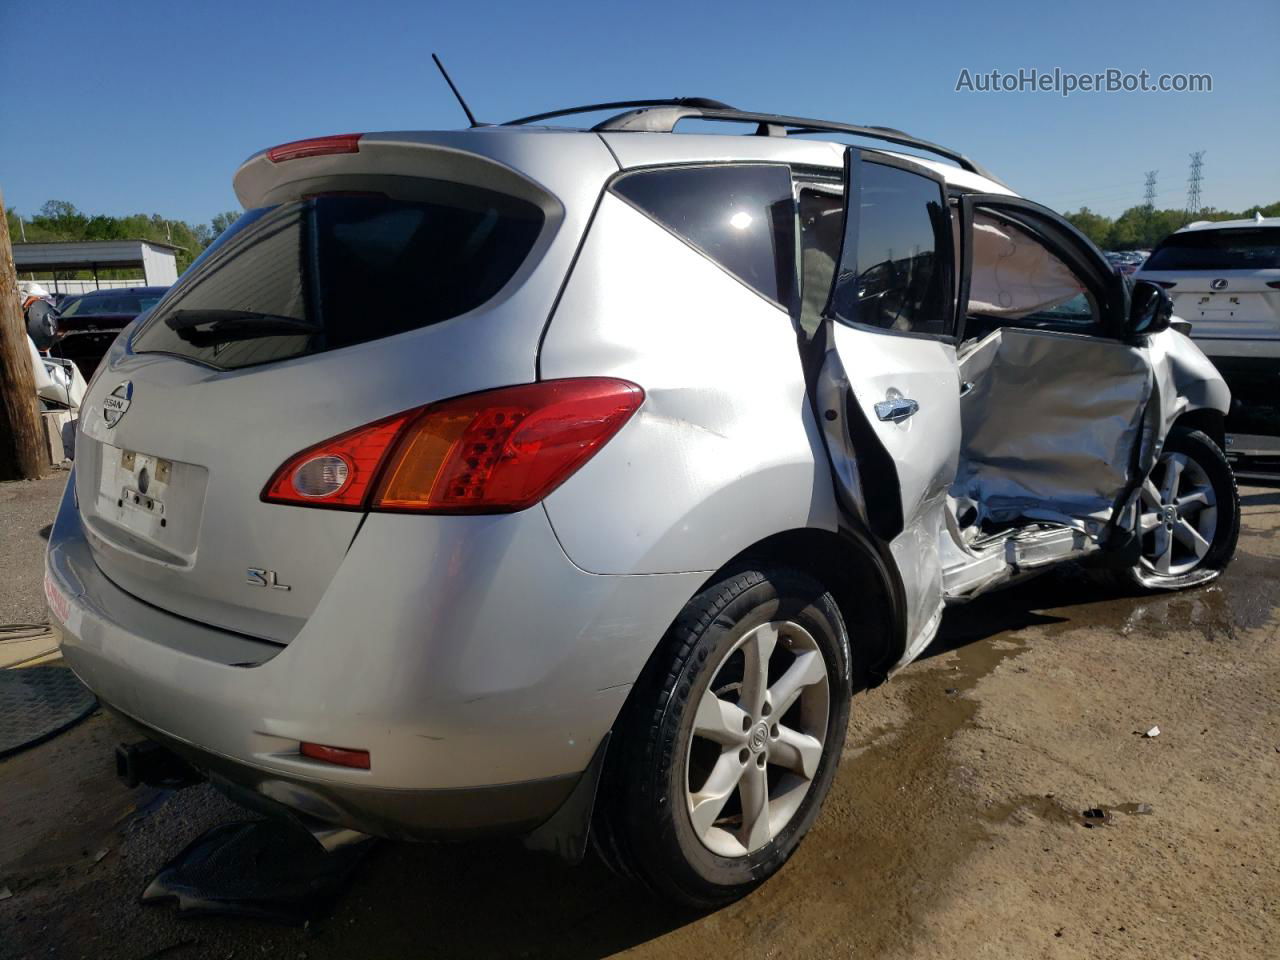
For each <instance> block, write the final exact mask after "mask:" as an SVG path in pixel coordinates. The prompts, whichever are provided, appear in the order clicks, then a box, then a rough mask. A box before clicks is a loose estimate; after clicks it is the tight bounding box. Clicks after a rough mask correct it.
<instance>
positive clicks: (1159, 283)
mask: <svg viewBox="0 0 1280 960" xmlns="http://www.w3.org/2000/svg"><path fill="white" fill-rule="evenodd" d="M1155 284H1156V286H1158V287H1164V288H1165V289H1166V290H1172V289H1173V288H1174V287H1176V286H1177V284H1176V283H1174V282H1173V281H1172V280H1156V281H1155Z"/></svg>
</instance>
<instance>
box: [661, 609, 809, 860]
mask: <svg viewBox="0 0 1280 960" xmlns="http://www.w3.org/2000/svg"><path fill="white" fill-rule="evenodd" d="M830 696H831V694H830V689H829V686H828V682H827V665H826V662H825V661H824V659H823V656H822V651H821V650H820V649H819V648H818V644H817V642H816V641H815V640H814V638H813V636H812V635H811V634H810V633H809V632H808V631H807V630H805V629H804V628H803V627H801V626H800V625H799V624H797V623H794V622H792V621H789V620H783V621H772V622H769V623H764V624H761V625H760V626H758V627H756V628H754V629H753V630H751V631H749V632H748V633H747V634H746V635H745V636H743V637H742V639H741V640H739V641H738V643H737V644H735V645H734V647H733V649H732V650H730V651H729V652H728V653H727V654H726V655H725V656H724V658H723V659H722V660H721V661H720V663H719V664H718V665H717V666H716V668H715V670H714V672H713V673H712V675H711V681H710V683H709V684H708V686H707V689H706V691H705V692H704V693H703V694H702V697H701V699H700V700H699V701H698V707H697V712H696V714H695V716H694V721H693V732H692V735H691V736H690V738H689V750H688V754H687V756H686V764H685V766H686V774H685V776H686V788H685V789H686V801H687V807H688V813H689V818H690V821H691V823H692V825H693V830H694V833H695V834H697V836H698V839H699V840H700V841H701V842H702V844H703V846H705V847H706V848H707V849H708V850H710V851H711V852H712V853H715V854H718V855H720V856H722V857H742V856H746V855H748V854H750V853H754V852H755V851H757V850H759V849H760V848H762V847H764V846H765V845H766V844H768V843H769V841H770V840H772V839H773V838H774V837H776V836H778V834H779V833H780V832H781V831H782V830H783V829H784V828H785V827H786V826H787V824H788V823H789V822H790V821H791V819H792V818H793V817H794V816H795V814H796V812H797V811H798V810H799V809H800V805H801V803H802V802H803V800H804V797H805V795H806V794H807V793H808V791H809V788H810V786H811V785H812V783H813V778H814V777H815V776H816V775H817V771H818V765H819V763H820V761H821V759H822V753H823V747H824V744H825V743H826V738H827V726H828V717H829V709H830Z"/></svg>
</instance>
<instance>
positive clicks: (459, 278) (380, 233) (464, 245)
mask: <svg viewBox="0 0 1280 960" xmlns="http://www.w3.org/2000/svg"><path fill="white" fill-rule="evenodd" d="M419 186H420V187H421V188H422V189H423V191H424V192H425V193H426V194H429V195H431V199H415V200H413V201H408V200H400V199H393V198H391V197H387V196H382V195H380V194H323V195H320V196H317V197H311V198H308V199H306V200H301V201H296V202H292V203H288V204H283V205H281V206H279V207H271V208H263V209H259V210H251V211H249V212H248V213H246V214H245V215H244V216H243V217H241V218H240V219H239V220H238V221H237V222H236V223H235V224H233V225H232V226H231V227H230V228H229V229H228V230H227V232H226V233H224V234H223V235H222V236H221V237H219V238H218V240H217V242H216V243H215V244H214V245H213V246H211V247H210V248H209V249H208V250H207V251H205V253H204V254H203V255H202V256H201V257H200V258H199V259H198V260H197V261H196V262H195V263H193V264H192V266H191V268H190V269H189V270H188V271H187V273H186V274H184V275H183V278H182V280H181V281H180V282H179V284H178V285H177V286H176V287H174V289H173V291H172V293H171V294H170V295H169V296H168V297H166V298H165V299H164V300H163V301H162V302H161V303H160V304H159V306H158V307H157V309H156V311H155V313H154V314H153V315H152V318H151V319H150V320H149V321H148V322H147V324H146V325H145V326H144V327H143V329H142V330H141V331H139V333H138V334H137V335H136V336H135V337H134V341H133V349H134V350H135V351H137V352H139V353H149V352H155V353H168V354H175V355H177V356H182V357H187V358H190V359H192V360H197V361H200V362H202V363H207V364H209V365H210V366H214V367H218V368H221V369H231V368H236V367H245V366H250V365H253V364H258V363H267V362H270V361H275V360H284V359H288V358H291V357H297V356H302V355H305V354H311V353H319V352H322V351H325V350H334V349H337V348H339V347H346V346H351V345H352V344H357V343H365V342H367V341H370V340H377V339H379V338H381V337H389V336H391V335H393V334H397V333H404V332H406V331H409V330H415V329H418V328H420V327H425V326H428V325H430V324H433V323H439V322H440V321H442V320H447V319H449V318H450V317H456V316H458V315H459V314H463V313H466V312H468V311H469V310H474V309H475V308H476V307H479V306H480V305H482V304H483V303H485V302H486V301H488V300H489V299H491V298H492V297H493V296H494V295H495V294H497V293H498V291H500V290H501V289H502V288H503V287H504V286H506V284H507V282H508V281H509V280H510V279H511V278H512V276H514V274H515V272H516V271H517V270H518V269H519V268H520V265H521V264H522V263H523V262H524V260H525V258H526V257H527V256H528V254H529V251H530V250H531V249H532V247H533V244H534V242H535V240H536V239H537V237H538V233H539V231H540V230H541V228H542V223H543V214H542V211H541V210H540V209H539V208H538V207H537V206H536V205H535V204H532V203H530V202H528V201H525V200H521V199H518V198H515V197H511V196H508V195H506V194H501V193H496V192H494V191H491V190H485V189H482V188H479V187H471V186H465V185H462V184H455V183H445V182H443V181H419Z"/></svg>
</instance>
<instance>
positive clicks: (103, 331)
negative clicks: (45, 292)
mask: <svg viewBox="0 0 1280 960" xmlns="http://www.w3.org/2000/svg"><path fill="white" fill-rule="evenodd" d="M168 289H169V288H168V287H123V288H118V289H114V290H95V291H93V292H92V293H83V294H80V295H79V296H75V297H71V298H69V299H68V300H66V301H65V302H64V303H63V304H62V306H61V307H60V308H59V309H58V316H57V325H58V337H59V339H58V342H57V343H56V344H55V345H54V346H53V347H52V348H51V350H50V353H52V354H53V355H55V356H59V357H63V358H65V359H67V360H71V361H72V362H74V363H75V365H76V366H77V367H79V368H80V371H81V373H83V374H84V377H85V379H86V380H87V379H89V378H91V377H92V376H93V371H94V370H96V369H97V367H98V364H99V363H100V362H101V361H102V358H103V356H105V355H106V352H107V348H108V347H110V346H111V343H112V341H113V340H115V338H116V335H117V334H119V333H120V331H121V330H123V329H124V328H125V327H126V326H128V325H129V324H130V323H132V322H133V320H134V319H135V318H136V317H137V316H138V315H139V314H141V313H143V312H144V311H147V310H150V309H151V308H152V307H153V306H155V304H156V303H158V302H159V300H160V298H161V297H163V296H164V294H165V292H166V291H167V290H168Z"/></svg>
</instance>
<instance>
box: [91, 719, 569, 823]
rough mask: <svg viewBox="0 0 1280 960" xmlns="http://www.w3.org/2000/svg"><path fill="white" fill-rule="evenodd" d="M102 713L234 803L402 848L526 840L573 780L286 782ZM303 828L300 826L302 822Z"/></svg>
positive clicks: (564, 795) (563, 797) (281, 777)
mask: <svg viewBox="0 0 1280 960" xmlns="http://www.w3.org/2000/svg"><path fill="white" fill-rule="evenodd" d="M105 706H106V707H107V708H108V709H109V710H111V711H112V712H114V713H116V714H118V715H119V716H121V717H123V718H124V719H125V720H127V721H129V722H130V723H131V724H132V725H133V726H134V727H135V728H136V729H137V730H138V732H139V733H140V734H141V735H143V736H144V737H146V738H147V739H150V740H155V741H156V742H157V743H160V744H161V745H162V746H164V747H167V748H168V749H170V750H172V751H173V752H174V753H176V754H177V755H178V756H180V757H182V759H184V760H186V761H187V762H188V763H189V764H191V765H192V766H193V767H195V768H197V769H198V770H200V771H201V772H202V773H204V774H205V775H206V776H208V777H209V779H210V781H211V782H212V783H213V784H214V785H215V786H216V787H218V788H219V789H220V790H222V791H223V792H224V793H226V794H228V795H229V796H230V797H232V799H234V800H236V801H238V802H240V803H241V804H243V805H244V806H246V807H249V808H251V809H255V810H258V811H259V812H262V813H267V814H272V815H277V816H298V815H300V816H301V817H304V818H306V817H309V818H314V819H315V820H319V821H322V822H324V823H330V824H338V825H340V826H343V827H350V828H351V829H353V830H359V831H360V832H361V833H368V834H373V835H375V836H380V837H390V838H393V839H401V840H426V839H458V838H464V837H467V836H474V835H482V834H489V833H527V832H529V831H530V830H532V829H533V828H535V827H537V826H538V825H539V824H541V823H542V822H544V821H545V820H546V819H547V818H548V817H550V816H551V814H553V813H554V812H555V811H556V810H557V809H559V807H560V806H561V804H563V803H564V801H565V800H566V798H568V796H569V794H570V793H571V792H572V790H573V787H574V786H575V785H576V784H577V782H578V779H579V777H578V775H570V776H561V777H549V778H547V779H545V780H534V781H528V782H525V783H507V784H501V785H498V786H491V787H477V788H473V789H457V790H384V789H378V788H376V787H364V786H359V785H352V784H345V783H330V782H325V781H320V780H312V779H304V778H301V777H297V776H289V775H286V774H282V773H280V772H279V771H272V770H264V769H262V768H260V767H256V766H251V765H249V764H247V763H243V762H241V761H238V760H235V759H233V758H231V757H224V756H222V755H220V754H216V753H212V752H210V751H208V750H205V749H202V748H200V747H198V746H196V745H194V744H191V743H187V742H185V741H183V740H179V739H176V738H174V737H172V736H170V735H169V734H167V733H165V732H163V731H161V730H157V729H156V728H155V727H151V726H148V725H147V724H145V723H142V722H140V721H139V720H137V719H136V718H135V717H130V716H129V715H128V714H125V713H123V712H121V711H120V710H117V709H116V708H115V707H113V706H112V705H111V704H110V703H106V704H105ZM304 823H305V821H304Z"/></svg>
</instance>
